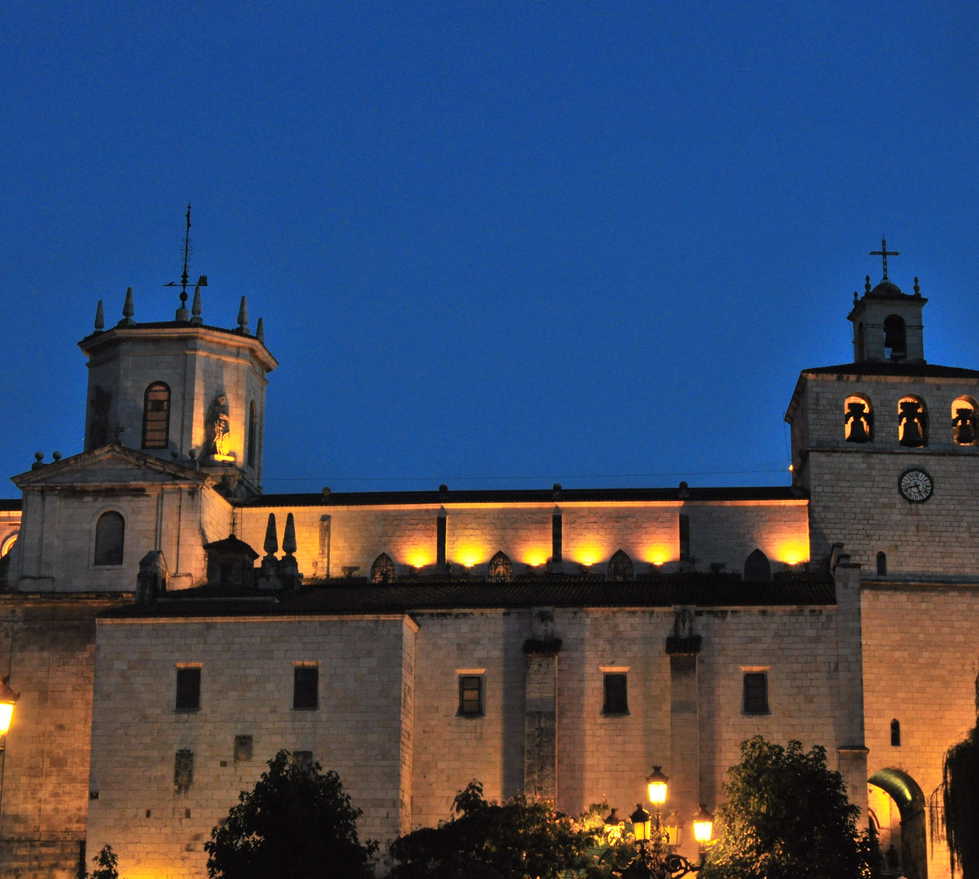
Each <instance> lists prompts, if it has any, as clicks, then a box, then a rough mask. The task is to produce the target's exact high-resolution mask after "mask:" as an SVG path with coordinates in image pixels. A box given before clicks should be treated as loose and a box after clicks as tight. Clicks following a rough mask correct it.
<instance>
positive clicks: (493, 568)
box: [489, 550, 513, 583]
mask: <svg viewBox="0 0 979 879" xmlns="http://www.w3.org/2000/svg"><path fill="white" fill-rule="evenodd" d="M489 578H490V580H494V581H496V582H497V583H509V582H510V581H511V580H512V579H513V563H512V562H511V561H510V557H509V556H508V555H507V554H506V553H505V552H503V550H500V551H499V552H498V553H497V554H496V555H495V556H493V558H491V559H490V561H489Z"/></svg>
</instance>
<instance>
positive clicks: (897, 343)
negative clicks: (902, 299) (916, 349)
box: [884, 314, 908, 360]
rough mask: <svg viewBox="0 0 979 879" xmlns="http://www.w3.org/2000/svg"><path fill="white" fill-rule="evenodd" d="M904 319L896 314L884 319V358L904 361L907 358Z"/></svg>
mask: <svg viewBox="0 0 979 879" xmlns="http://www.w3.org/2000/svg"><path fill="white" fill-rule="evenodd" d="M907 353H908V351H907V342H906V334H905V330H904V319H903V318H902V317H900V316H899V315H896V314H891V315H888V316H887V317H886V318H884V358H885V359H886V360H903V359H904V358H905V357H906V356H907Z"/></svg>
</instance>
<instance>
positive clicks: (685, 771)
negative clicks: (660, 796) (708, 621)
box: [666, 607, 701, 854]
mask: <svg viewBox="0 0 979 879" xmlns="http://www.w3.org/2000/svg"><path fill="white" fill-rule="evenodd" d="M673 610H674V614H675V622H674V625H673V634H672V635H670V636H669V637H668V638H667V639H666V652H667V654H669V657H670V755H669V762H668V764H667V765H668V769H667V775H669V777H670V799H669V803H668V806H667V812H668V813H669V812H674V811H675V812H676V814H677V817H678V819H679V821H680V829H681V838H680V849H681V851H685V852H687V853H688V854H689V853H691V852H696V844H695V843H694V842H693V829H692V824H691V820H690V819H691V817H692V816H693V814H694V812H696V810H697V808H698V806H699V805H700V699H699V694H698V675H697V671H698V662H697V656H698V654H699V653H700V644H701V638H700V636H699V635H695V634H694V633H693V620H694V608H693V607H675V608H674V609H673Z"/></svg>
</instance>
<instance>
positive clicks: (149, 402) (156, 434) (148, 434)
mask: <svg viewBox="0 0 979 879" xmlns="http://www.w3.org/2000/svg"><path fill="white" fill-rule="evenodd" d="M169 439H170V388H169V387H167V386H166V385H165V384H164V383H163V382H153V384H151V385H150V386H149V387H148V388H147V389H146V393H144V394H143V448H144V449H165V448H166V447H167V443H168V441H169Z"/></svg>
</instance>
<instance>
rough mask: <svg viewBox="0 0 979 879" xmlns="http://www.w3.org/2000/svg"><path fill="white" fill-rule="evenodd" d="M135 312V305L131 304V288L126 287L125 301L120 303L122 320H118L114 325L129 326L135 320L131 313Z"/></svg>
mask: <svg viewBox="0 0 979 879" xmlns="http://www.w3.org/2000/svg"><path fill="white" fill-rule="evenodd" d="M135 313H136V307H135V306H134V305H133V288H132V287H127V288H126V301H125V302H124V303H123V304H122V320H121V321H119V323H118V324H116V326H119V327H131V326H132V325H133V324H134V323H136V321H134V320H133V315H134V314H135Z"/></svg>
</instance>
